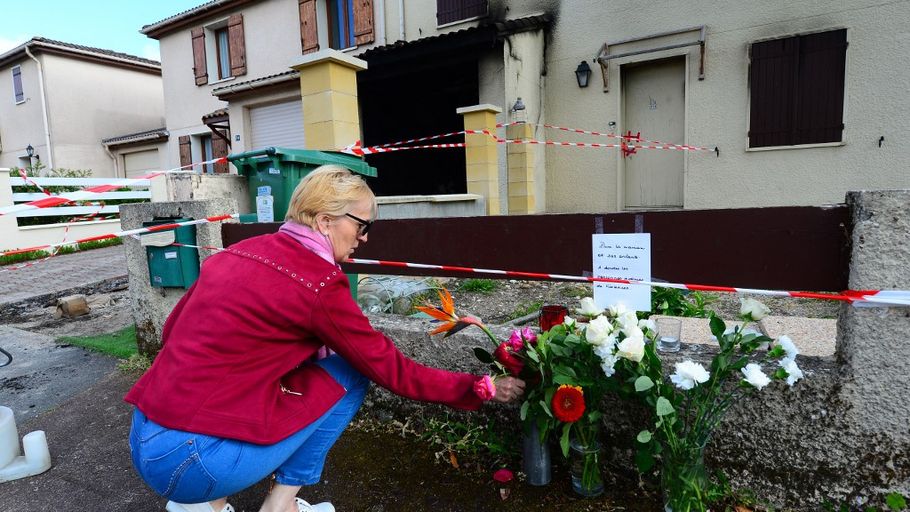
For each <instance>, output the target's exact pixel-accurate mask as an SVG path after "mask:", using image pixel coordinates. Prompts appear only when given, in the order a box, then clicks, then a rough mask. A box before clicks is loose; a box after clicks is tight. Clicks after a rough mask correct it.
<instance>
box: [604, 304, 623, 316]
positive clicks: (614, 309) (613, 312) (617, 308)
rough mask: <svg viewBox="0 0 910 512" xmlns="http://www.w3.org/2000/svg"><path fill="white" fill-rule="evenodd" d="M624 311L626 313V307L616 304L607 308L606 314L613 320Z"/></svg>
mask: <svg viewBox="0 0 910 512" xmlns="http://www.w3.org/2000/svg"><path fill="white" fill-rule="evenodd" d="M626 311H628V309H626V305H625V304H623V303H622V302H617V303H616V304H613V305H612V306H610V307H608V308H607V312H608V313H610V316H612V317H613V318H619V316H620V315H622V314H623V313H625V312H626Z"/></svg>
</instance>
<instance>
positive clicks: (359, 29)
mask: <svg viewBox="0 0 910 512" xmlns="http://www.w3.org/2000/svg"><path fill="white" fill-rule="evenodd" d="M372 42H373V0H354V43H355V44H358V45H360V44H368V43H372Z"/></svg>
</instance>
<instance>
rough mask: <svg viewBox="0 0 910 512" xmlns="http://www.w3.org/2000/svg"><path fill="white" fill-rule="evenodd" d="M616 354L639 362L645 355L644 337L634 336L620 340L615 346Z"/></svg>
mask: <svg viewBox="0 0 910 512" xmlns="http://www.w3.org/2000/svg"><path fill="white" fill-rule="evenodd" d="M616 355H618V356H619V357H624V358H626V359H628V360H629V361H635V362H636V363H638V362H640V361H641V358H642V357H644V355H645V339H644V338H643V337H642V336H635V337H632V338H626V339H624V340H622V341H620V342H619V345H617V347H616Z"/></svg>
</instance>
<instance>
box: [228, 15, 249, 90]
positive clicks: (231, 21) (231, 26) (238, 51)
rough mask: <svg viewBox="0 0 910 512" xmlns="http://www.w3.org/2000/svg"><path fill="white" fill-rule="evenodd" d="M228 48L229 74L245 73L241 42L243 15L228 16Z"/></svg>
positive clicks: (244, 57) (244, 58) (243, 47)
mask: <svg viewBox="0 0 910 512" xmlns="http://www.w3.org/2000/svg"><path fill="white" fill-rule="evenodd" d="M228 48H229V52H230V54H231V76H241V75H245V74H246V49H245V44H244V42H243V15H242V14H239V13H238V14H233V15H231V17H230V18H228Z"/></svg>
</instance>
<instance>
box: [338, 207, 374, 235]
mask: <svg viewBox="0 0 910 512" xmlns="http://www.w3.org/2000/svg"><path fill="white" fill-rule="evenodd" d="M344 215H345V216H346V217H348V218H350V219H353V220H354V222H356V223H357V224H360V236H366V234H367V233H368V232H369V231H370V228H371V227H373V221H371V220H363V219H361V218H360V217H357V216H354V215H351V214H350V213H345V214H344Z"/></svg>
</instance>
